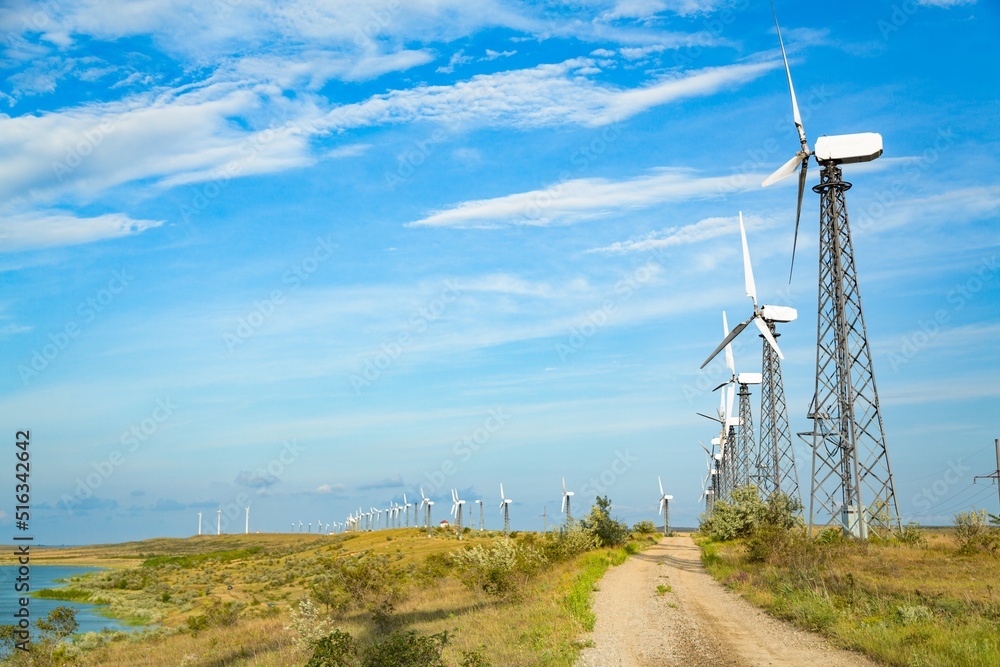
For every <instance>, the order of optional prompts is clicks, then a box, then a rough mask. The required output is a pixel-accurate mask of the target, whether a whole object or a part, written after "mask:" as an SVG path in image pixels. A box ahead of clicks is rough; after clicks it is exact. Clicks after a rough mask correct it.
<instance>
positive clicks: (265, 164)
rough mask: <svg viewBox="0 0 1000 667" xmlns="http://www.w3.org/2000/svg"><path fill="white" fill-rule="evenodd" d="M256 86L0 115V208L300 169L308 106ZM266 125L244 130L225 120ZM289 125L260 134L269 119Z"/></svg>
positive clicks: (305, 155) (305, 147) (229, 86)
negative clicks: (138, 184) (0, 204)
mask: <svg viewBox="0 0 1000 667" xmlns="http://www.w3.org/2000/svg"><path fill="white" fill-rule="evenodd" d="M269 93H270V90H269V89H268V88H267V87H265V86H255V87H254V88H247V87H242V86H239V85H237V84H221V83H216V84H210V85H207V86H204V87H194V88H188V89H182V90H179V91H169V92H166V93H162V94H160V95H159V96H136V97H131V98H128V99H127V100H125V101H121V102H110V103H102V104H91V105H85V106H81V107H77V108H75V109H69V110H66V111H62V112H58V113H44V114H40V115H25V116H18V117H15V118H10V117H5V116H0V155H3V156H4V158H3V159H0V199H2V200H5V201H7V202H12V201H13V202H17V201H24V200H28V201H33V202H46V203H47V202H51V201H54V200H59V199H64V198H65V197H66V196H67V195H68V196H71V197H73V198H76V199H78V200H82V201H89V200H91V199H93V198H94V197H96V196H98V195H99V194H100V193H102V192H104V191H106V190H107V189H109V188H112V187H115V186H117V185H121V184H123V183H129V182H133V181H137V180H140V179H151V180H153V181H154V182H159V183H160V184H164V185H177V184H181V183H190V182H194V181H198V180H207V179H212V178H218V177H219V176H220V173H219V170H221V169H222V168H223V167H226V168H227V169H228V173H229V174H231V175H232V176H242V175H246V174H251V173H266V172H269V171H276V170H280V169H287V168H289V167H295V166H301V165H304V164H309V163H310V162H311V161H312V158H311V157H310V156H309V153H308V137H309V130H308V129H307V128H305V127H303V126H302V125H301V124H302V123H307V122H308V119H309V116H310V115H315V114H312V112H311V107H310V106H309V104H308V102H304V101H299V102H297V103H295V104H290V103H289V102H288V101H287V100H284V99H283V98H280V97H278V98H277V99H274V98H271V97H270V96H269ZM255 115H256V116H258V117H259V116H265V118H263V119H260V120H258V121H257V122H258V123H260V124H261V125H262V126H263V127H261V128H258V129H256V130H250V131H248V130H247V129H246V128H245V127H244V126H241V125H237V124H236V123H234V122H233V120H232V119H234V118H239V117H242V118H249V119H253V118H254V116H255ZM268 115H269V116H270V117H271V118H275V119H280V118H283V117H288V116H292V117H294V118H295V119H296V123H297V124H291V123H285V124H283V125H282V124H281V121H280V120H275V121H274V123H275V125H276V127H275V129H273V130H272V129H268V128H267V125H268V118H267V117H266V116H268Z"/></svg>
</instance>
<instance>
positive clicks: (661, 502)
mask: <svg viewBox="0 0 1000 667" xmlns="http://www.w3.org/2000/svg"><path fill="white" fill-rule="evenodd" d="M657 514H663V500H662V499H661V500H660V511H659V512H657Z"/></svg>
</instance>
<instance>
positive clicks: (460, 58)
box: [435, 49, 472, 74]
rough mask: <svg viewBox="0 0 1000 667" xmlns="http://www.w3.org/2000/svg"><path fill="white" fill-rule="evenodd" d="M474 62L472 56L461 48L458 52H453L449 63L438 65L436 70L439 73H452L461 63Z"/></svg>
mask: <svg viewBox="0 0 1000 667" xmlns="http://www.w3.org/2000/svg"><path fill="white" fill-rule="evenodd" d="M471 62H472V56H467V55H465V51H463V50H461V49H459V50H458V52H457V53H453V54H451V58H450V59H449V60H448V64H447V65H442V66H441V67H438V68H437V69H436V70H435V71H436V72H438V73H439V74H451V73H452V72H454V71H455V68H456V67H458V66H459V65H466V64H468V63H471Z"/></svg>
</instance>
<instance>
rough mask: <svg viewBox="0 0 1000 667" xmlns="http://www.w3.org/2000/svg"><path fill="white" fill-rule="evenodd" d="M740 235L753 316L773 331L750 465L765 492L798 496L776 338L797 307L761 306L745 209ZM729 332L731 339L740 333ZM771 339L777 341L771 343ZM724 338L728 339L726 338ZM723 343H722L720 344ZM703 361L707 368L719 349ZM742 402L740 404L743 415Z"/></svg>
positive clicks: (763, 363) (765, 360)
mask: <svg viewBox="0 0 1000 667" xmlns="http://www.w3.org/2000/svg"><path fill="white" fill-rule="evenodd" d="M740 239H741V241H742V243H743V280H744V284H745V286H746V293H747V296H748V297H750V299H751V300H752V302H753V315H751V317H752V318H758V317H759V318H760V319H761V320H763V322H764V324H765V325H766V326H767V329H768V330H769V331H770V332H771V339H767V338H765V339H764V344H763V346H762V347H763V352H762V356H761V392H760V441H759V442H758V443H757V449H756V452H755V455H754V456H752V457H751V461H750V465H751V469H752V470H753V471H754V474H755V475H756V476H757V479H758V486H759V487H760V489H761V491H762V492H763V493H764V495H770V494H771V493H773V492H775V491H782V492H784V493H786V494H788V495H789V496H791V497H793V498H796V499H798V498H799V481H798V474H797V473H796V470H795V451H794V449H793V448H792V437H791V434H790V432H789V429H788V408H787V407H786V405H785V386H784V383H783V382H782V379H781V361H780V359H781V357H780V356H779V351H778V346H777V338H778V336H779V335H780V334H779V333H778V331H777V328H776V326H775V324H776V323H777V322H782V323H784V322H794V321H795V320H796V319H797V318H798V311H796V310H795V309H794V308H790V307H788V306H758V305H757V284H756V282H755V281H754V277H753V265H752V263H751V262H750V247H749V245H748V244H747V232H746V227H745V226H744V224H743V212H742V211H741V212H740ZM739 333H740V332H739V331H737V332H736V333H735V335H732V336H731V337H730V336H726V338H727V339H728V340H730V341H732V340H733V339H735V338H736V336H738V335H739ZM771 340H774V341H775V344H774V345H772V344H771ZM723 342H725V341H723ZM721 347H722V346H720V348H721ZM720 348H716V351H715V352H714V353H713V354H712V356H710V357H709V358H708V359H706V360H705V363H704V364H702V365H701V367H702V368H704V367H705V366H706V365H707V364H708V363H709V362H710V361H712V359H713V358H714V356H715V354H718V350H719V349H720ZM742 409H743V405H742V403H741V405H740V413H741V416H742Z"/></svg>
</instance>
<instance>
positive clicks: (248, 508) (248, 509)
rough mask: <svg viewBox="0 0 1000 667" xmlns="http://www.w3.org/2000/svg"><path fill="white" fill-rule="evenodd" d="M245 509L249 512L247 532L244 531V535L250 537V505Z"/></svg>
mask: <svg viewBox="0 0 1000 667" xmlns="http://www.w3.org/2000/svg"><path fill="white" fill-rule="evenodd" d="M244 509H245V510H246V511H247V526H246V530H245V531H244V533H243V534H244V535H249V534H250V504H249V503H247V506H246V507H245V508H244Z"/></svg>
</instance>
